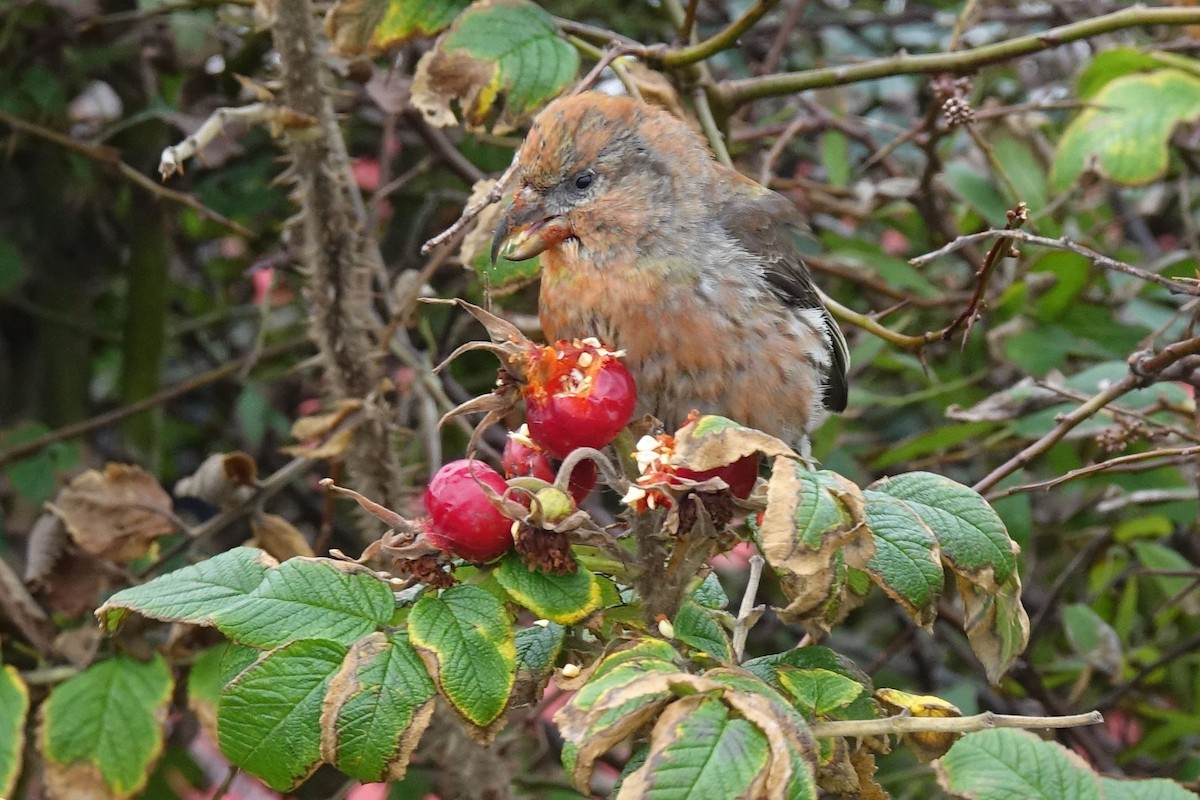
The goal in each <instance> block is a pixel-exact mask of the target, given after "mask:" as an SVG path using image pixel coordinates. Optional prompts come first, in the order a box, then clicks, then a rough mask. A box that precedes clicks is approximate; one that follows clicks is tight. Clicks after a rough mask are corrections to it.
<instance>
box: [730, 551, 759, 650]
mask: <svg viewBox="0 0 1200 800" xmlns="http://www.w3.org/2000/svg"><path fill="white" fill-rule="evenodd" d="M766 563H767V562H766V559H764V558H763V557H762V556H760V555H759V554H758V553H755V554H754V555H752V556H750V577H749V578H748V579H747V580H746V591H745V593H744V594H743V595H742V605H741V607H740V608H739V609H738V615H737V621H736V622H735V623H734V624H733V660H734V661H735V662H740V661H741V660H742V655H743V654H744V653H745V652H746V637H747V636H749V635H750V628H752V627H753V626H754V623H755V622H757V621H758V616H759V614H761V613H762V606H756V605H755V604H754V600H755V599H756V597H757V596H758V582H759V581H760V580H761V579H762V571H763V565H764V564H766Z"/></svg>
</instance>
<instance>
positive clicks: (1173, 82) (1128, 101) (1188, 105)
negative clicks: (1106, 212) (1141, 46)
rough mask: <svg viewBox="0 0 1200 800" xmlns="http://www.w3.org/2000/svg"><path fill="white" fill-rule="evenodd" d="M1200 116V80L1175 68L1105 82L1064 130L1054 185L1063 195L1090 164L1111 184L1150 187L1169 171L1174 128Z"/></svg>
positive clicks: (1056, 157)
mask: <svg viewBox="0 0 1200 800" xmlns="http://www.w3.org/2000/svg"><path fill="white" fill-rule="evenodd" d="M1197 116H1200V77H1197V76H1195V75H1190V74H1188V73H1186V72H1183V71H1180V70H1177V69H1162V70H1158V71H1156V72H1147V73H1138V74H1134V75H1124V76H1122V77H1119V78H1115V79H1113V80H1111V81H1109V82H1107V83H1105V84H1104V86H1103V87H1101V88H1100V90H1099V91H1097V92H1096V94H1095V95H1094V96H1093V97H1092V105H1090V106H1089V107H1088V108H1086V109H1084V110H1083V111H1081V112H1080V113H1079V116H1077V117H1075V119H1073V120H1072V121H1071V122H1070V124H1068V125H1067V129H1066V130H1065V131H1064V132H1063V135H1062V138H1061V139H1059V141H1058V147H1057V148H1056V149H1055V152H1054V166H1053V168H1052V169H1051V172H1050V183H1051V185H1052V186H1053V187H1054V189H1055V190H1057V191H1061V190H1063V189H1066V188H1067V187H1068V186H1070V185H1071V184H1072V183H1074V182H1075V181H1076V180H1077V179H1078V178H1079V176H1080V175H1081V174H1082V173H1083V171H1084V170H1085V169H1087V168H1088V166H1089V164H1092V163H1094V164H1095V166H1096V168H1097V169H1098V170H1099V171H1100V172H1101V173H1102V174H1103V175H1105V176H1107V177H1108V178H1109V179H1110V180H1113V181H1115V182H1116V183H1123V184H1126V185H1129V186H1137V185H1141V184H1144V183H1149V182H1150V181H1152V180H1155V179H1156V178H1160V177H1162V175H1163V174H1165V173H1166V171H1167V144H1168V142H1169V140H1170V138H1171V133H1172V132H1173V131H1174V130H1175V127H1176V126H1177V125H1179V124H1180V123H1182V122H1189V121H1193V120H1195V119H1196V118H1197Z"/></svg>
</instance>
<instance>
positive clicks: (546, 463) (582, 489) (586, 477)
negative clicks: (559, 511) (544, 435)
mask: <svg viewBox="0 0 1200 800" xmlns="http://www.w3.org/2000/svg"><path fill="white" fill-rule="evenodd" d="M501 463H502V464H503V466H504V475H505V476H506V477H509V478H523V477H527V476H532V477H534V478H541V479H542V480H544V481H546V482H547V483H553V482H554V475H555V473H556V472H557V470H556V469H555V468H554V467H553V466H551V464H550V459H549V458H547V457H546V454H545V452H543V451H542V449H541V448H540V447H538V446H537V445H536V444H535V445H530V444H527V443H526V442H524V441H523V440H522V439H521V437H516V436H511V435H510V436H509V437H508V441H507V442H505V443H504V456H503V457H502V459H501ZM595 485H596V462H594V461H591V460H590V459H585V460H583V461H580V462H579V463H578V464H576V465H575V469H574V470H573V471H572V472H571V479H570V481H569V482H568V483H567V488H568V489H570V490H571V497H573V498H575V502H576V504H578V503H582V502H583V499H584V498H585V497H587V496H588V494H590V493H591V491H592V488H593V487H594V486H595Z"/></svg>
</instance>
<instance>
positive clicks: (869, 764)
mask: <svg viewBox="0 0 1200 800" xmlns="http://www.w3.org/2000/svg"><path fill="white" fill-rule="evenodd" d="M850 763H851V764H852V765H853V766H854V771H855V772H856V773H857V774H858V798H859V800H888V797H889V795H888V793H887V792H885V791H884V790H883V787H882V786H880V785H879V782H878V781H877V780H875V772H876V770H878V769H879V766H878V765H877V764H876V763H875V754H874V753H872V752H871V751H870V750H867V749H866V748H863V747H860V748H858V749H857V750H855V751H854V752H853V753H851V754H850Z"/></svg>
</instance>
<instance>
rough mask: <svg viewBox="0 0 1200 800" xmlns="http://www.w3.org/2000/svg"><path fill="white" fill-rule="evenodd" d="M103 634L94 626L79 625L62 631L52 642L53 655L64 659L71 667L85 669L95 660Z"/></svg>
mask: <svg viewBox="0 0 1200 800" xmlns="http://www.w3.org/2000/svg"><path fill="white" fill-rule="evenodd" d="M103 640H104V633H103V632H102V631H101V630H100V628H99V627H97V626H95V625H81V626H80V627H78V628H72V629H71V630H69V631H63V632H62V633H60V634H59V635H58V636H57V637H56V638H55V640H54V653H55V655H57V656H59V657H61V658H65V659H66V660H67V661H69V662H70V663H71V665H72V666H74V667H77V668H78V669H85V668H86V667H87V666H88V665H89V664H91V663H92V661H93V660H94V659H95V658H96V651H97V650H98V649H99V648H100V642H102V641H103Z"/></svg>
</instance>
